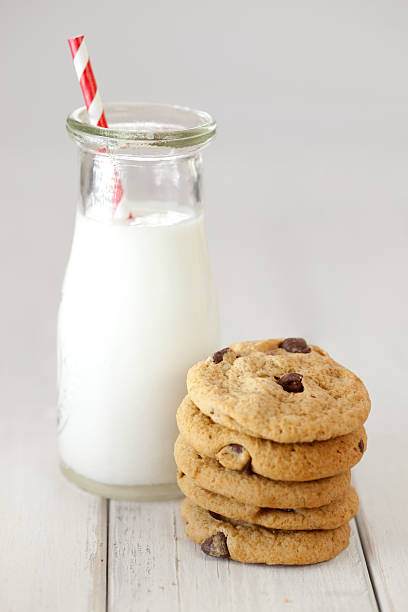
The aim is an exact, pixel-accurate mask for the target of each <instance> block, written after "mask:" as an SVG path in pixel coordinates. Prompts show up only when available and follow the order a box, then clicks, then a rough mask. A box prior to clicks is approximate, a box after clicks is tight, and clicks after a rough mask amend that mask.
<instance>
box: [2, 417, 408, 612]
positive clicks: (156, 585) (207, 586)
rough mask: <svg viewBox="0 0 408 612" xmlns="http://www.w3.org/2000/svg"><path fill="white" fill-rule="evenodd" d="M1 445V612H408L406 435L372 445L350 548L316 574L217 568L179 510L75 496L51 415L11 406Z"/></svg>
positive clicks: (220, 564) (358, 478)
mask: <svg viewBox="0 0 408 612" xmlns="http://www.w3.org/2000/svg"><path fill="white" fill-rule="evenodd" d="M0 448H1V464H0V475H1V481H2V487H1V491H2V493H1V506H0V519H1V520H0V610H1V612H46V611H50V612H82V611H97V612H102V611H106V610H109V612H127V611H129V612H130V611H132V612H133V611H137V612H145V611H146V612H147V611H149V612H155V611H161V612H163V611H164V612H166V611H167V610H168V611H173V610H174V611H183V612H184V611H187V612H189V611H194V612H204V611H207V610H208V611H211V612H213V611H214V610H220V611H222V612H229V611H232V610H234V611H235V610H239V611H240V612H246V611H248V612H249V611H253V610H254V611H257V612H263V611H266V610H268V611H270V610H273V611H274V612H276V611H280V610H284V611H286V610H288V611H294V610H295V611H299V612H305V611H313V612H316V611H320V610H321V611H322V612H334V611H337V610H338V611H341V612H343V611H346V612H353V611H356V612H364V611H365V610H367V611H369V610H378V609H381V610H384V611H385V610H387V611H388V610H390V611H399V610H401V611H404V610H407V609H408V586H407V583H408V555H407V549H408V527H407V518H406V512H407V497H408V496H407V490H406V486H407V481H408V478H407V476H408V467H407V462H406V460H405V459H404V457H405V454H406V451H405V443H404V432H401V434H400V436H399V437H398V435H393V436H387V435H384V436H373V437H372V438H370V439H369V449H368V452H367V455H366V458H365V460H364V461H363V463H362V464H361V465H360V466H359V467H358V468H357V469H356V470H355V478H354V480H355V484H356V486H357V489H358V492H359V494H360V497H361V509H360V512H359V515H358V519H357V522H353V524H352V537H351V545H350V547H349V548H348V549H347V550H346V551H344V552H342V553H341V554H340V555H339V556H338V557H337V558H336V559H334V560H332V561H329V562H328V563H323V564H319V565H316V566H310V567H267V566H250V565H241V564H239V563H235V562H232V561H224V560H219V561H218V560H216V559H212V558H209V557H206V556H205V555H203V554H202V553H201V551H200V550H199V547H198V546H196V545H195V544H193V543H192V542H191V541H190V540H188V539H187V537H186V536H185V535H184V532H183V526H182V522H181V520H180V518H179V516H178V502H167V503H155V504H153V503H146V504H136V503H127V502H115V501H107V500H103V499H100V498H98V497H94V496H92V495H88V494H87V493H84V492H82V491H80V490H78V489H76V488H75V487H74V486H73V485H70V484H69V483H67V482H66V481H65V480H64V479H63V477H62V476H61V475H60V473H59V470H58V467H57V457H56V444H55V425H54V411H53V410H51V409H48V410H42V411H40V412H38V411H33V410H32V409H31V410H30V409H28V407H27V406H21V407H20V408H19V409H15V410H14V409H13V411H6V410H4V411H3V413H2V424H1V429H0Z"/></svg>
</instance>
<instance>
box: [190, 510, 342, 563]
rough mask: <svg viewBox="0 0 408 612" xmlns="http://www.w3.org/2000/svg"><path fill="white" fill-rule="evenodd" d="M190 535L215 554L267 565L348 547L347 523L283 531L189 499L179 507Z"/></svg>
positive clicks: (310, 559) (311, 559) (323, 556)
mask: <svg viewBox="0 0 408 612" xmlns="http://www.w3.org/2000/svg"><path fill="white" fill-rule="evenodd" d="M180 513H181V518H182V519H183V521H184V522H185V523H186V526H185V531H186V534H187V535H188V537H189V538H191V539H192V540H193V541H194V542H197V544H200V546H201V550H202V551H203V552H204V553H206V554H207V555H210V556H212V557H216V558H231V559H234V560H235V561H242V562H244V563H266V564H267V565H306V564H311V563H319V562H320V561H327V560H328V559H332V558H333V557H335V556H336V555H337V554H338V553H339V552H340V551H342V550H343V549H344V548H346V547H347V545H348V542H349V537H350V527H349V525H348V524H344V525H341V526H340V527H338V528H337V529H328V530H312V531H284V530H276V529H267V528H265V527H260V526H258V525H250V524H248V523H244V522H241V521H234V520H232V519H227V518H225V517H222V516H216V515H212V514H211V513H210V512H209V511H208V510H205V509H204V508H200V507H199V506H197V505H196V504H194V503H193V502H192V501H190V500H189V499H185V500H184V501H183V502H182V504H181V508H180Z"/></svg>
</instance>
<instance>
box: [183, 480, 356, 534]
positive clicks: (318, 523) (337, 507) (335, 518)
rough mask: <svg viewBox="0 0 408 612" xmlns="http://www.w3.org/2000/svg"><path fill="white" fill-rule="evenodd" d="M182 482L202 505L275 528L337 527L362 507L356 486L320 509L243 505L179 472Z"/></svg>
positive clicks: (187, 493)
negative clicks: (203, 486) (209, 489)
mask: <svg viewBox="0 0 408 612" xmlns="http://www.w3.org/2000/svg"><path fill="white" fill-rule="evenodd" d="M178 485H179V487H180V489H181V490H182V491H183V493H184V495H185V496H186V497H188V498H189V499H190V500H191V501H192V502H194V503H195V504H197V505H198V506H201V508H205V509H206V510H209V511H210V512H212V513H216V514H220V515H222V516H225V517H227V518H230V519H234V520H238V521H245V522H247V523H251V524H254V525H262V527H269V528H273V529H286V530H299V529H301V530H310V529H336V528H337V527H340V525H343V524H344V523H347V522H348V521H350V520H351V519H352V518H353V516H355V514H356V513H357V510H358V497H357V493H356V492H355V490H354V489H353V487H348V489H347V490H346V492H345V493H344V494H343V495H342V496H341V497H339V498H338V499H335V500H334V501H332V502H330V504H327V505H326V506H321V507H320V508H293V509H279V508H260V507H259V506H253V505H250V504H243V503H242V502H239V501H237V500H236V499H234V498H232V497H225V496H224V495H220V494H219V493H214V492H213V491H208V490H207V489H203V488H202V487H200V486H198V485H197V484H196V483H195V482H194V480H192V479H191V478H189V477H188V476H186V475H185V474H180V475H179V477H178Z"/></svg>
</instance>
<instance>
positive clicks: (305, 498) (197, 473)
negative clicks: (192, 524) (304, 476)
mask: <svg viewBox="0 0 408 612" xmlns="http://www.w3.org/2000/svg"><path fill="white" fill-rule="evenodd" d="M174 457H175V459H176V463H177V467H178V469H179V471H180V472H182V473H184V474H187V476H189V477H190V478H191V479H192V480H194V482H195V483H196V484H198V485H199V486H200V487H202V488H203V489H207V490H209V491H213V492H214V493H219V494H220V495H224V496H226V497H232V498H234V499H236V500H238V501H240V502H242V503H244V504H251V505H254V506H260V507H262V508H289V509H293V508H317V507H319V506H325V505H327V504H329V503H330V502H332V501H333V500H334V499H337V498H339V497H341V496H342V495H344V493H345V492H346V490H347V489H348V487H349V485H350V471H348V472H343V473H341V474H337V475H336V476H330V477H329V478H321V479H319V480H310V481H307V482H293V481H292V482H286V481H282V480H270V479H268V478H264V477H263V476H259V475H258V474H254V473H253V472H251V471H250V470H244V471H241V472H239V471H236V470H230V469H227V468H224V467H223V466H222V465H221V464H220V463H219V462H218V461H216V460H215V459H211V458H209V457H201V456H200V455H199V454H198V453H197V452H196V451H195V450H194V448H192V447H191V446H190V445H189V444H188V443H187V442H186V441H185V440H184V439H183V438H182V437H181V436H179V437H178V438H177V441H176V444H175V446H174Z"/></svg>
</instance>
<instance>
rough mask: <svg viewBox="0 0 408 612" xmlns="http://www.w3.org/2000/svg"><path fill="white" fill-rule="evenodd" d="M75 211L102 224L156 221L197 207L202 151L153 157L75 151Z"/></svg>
mask: <svg viewBox="0 0 408 612" xmlns="http://www.w3.org/2000/svg"><path fill="white" fill-rule="evenodd" d="M80 163H81V171H80V176H81V180H80V200H79V209H80V212H81V213H82V214H84V215H85V216H88V217H91V218H93V219H95V220H97V221H101V222H105V223H115V224H116V223H120V224H129V225H140V224H150V225H157V224H158V225H161V224H167V220H168V221H169V222H171V223H174V222H177V221H181V220H183V219H184V218H188V217H192V216H196V215H199V214H200V213H201V211H202V162H201V153H200V152H195V153H194V154H190V155H188V156H180V157H172V158H168V159H166V158H164V159H163V158H161V159H159V160H156V159H154V158H153V159H152V158H149V159H145V160H144V159H141V158H138V159H132V158H127V159H124V158H123V157H121V158H118V157H116V156H113V155H110V154H108V153H106V152H95V151H89V150H87V149H83V148H82V149H81V150H80Z"/></svg>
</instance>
